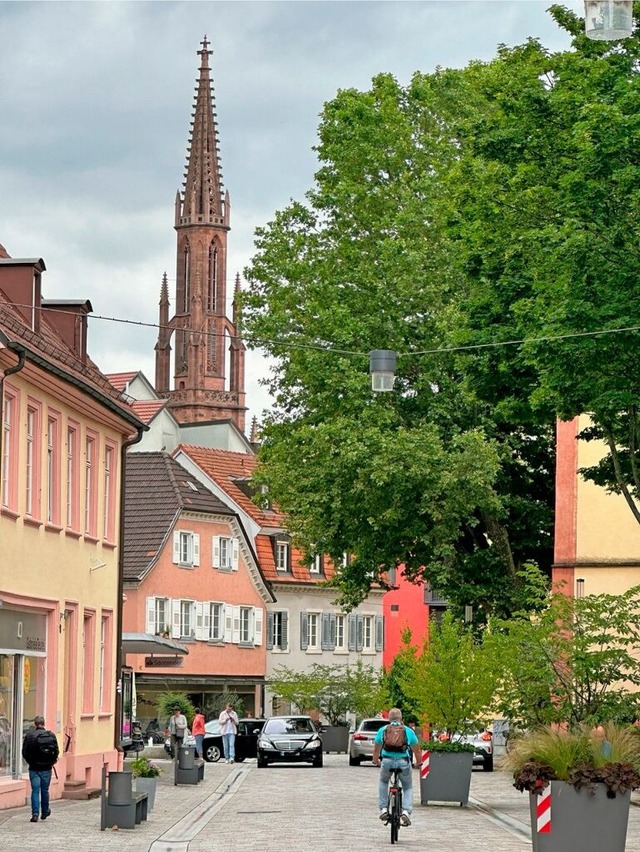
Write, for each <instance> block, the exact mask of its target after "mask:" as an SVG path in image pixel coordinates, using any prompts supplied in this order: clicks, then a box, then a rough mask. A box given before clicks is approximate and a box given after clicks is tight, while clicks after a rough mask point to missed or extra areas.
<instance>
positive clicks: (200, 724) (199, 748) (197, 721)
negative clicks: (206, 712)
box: [191, 707, 205, 757]
mask: <svg viewBox="0 0 640 852" xmlns="http://www.w3.org/2000/svg"><path fill="white" fill-rule="evenodd" d="M191 733H192V734H193V736H194V737H195V739H196V757H204V753H203V744H204V734H205V730H204V716H203V714H202V713H201V712H200V708H199V707H196V710H195V716H194V717H193V723H192V725H191Z"/></svg>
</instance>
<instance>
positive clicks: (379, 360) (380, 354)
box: [369, 349, 397, 393]
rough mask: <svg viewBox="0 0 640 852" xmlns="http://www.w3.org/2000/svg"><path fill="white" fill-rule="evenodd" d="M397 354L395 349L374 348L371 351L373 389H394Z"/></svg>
mask: <svg viewBox="0 0 640 852" xmlns="http://www.w3.org/2000/svg"><path fill="white" fill-rule="evenodd" d="M396 360H397V356H396V353H395V351H394V350H393V349H373V350H372V351H371V352H369V372H370V373H371V390H372V391H374V392H375V393H385V392H387V391H392V390H393V383H394V382H395V379H396V376H395V373H396Z"/></svg>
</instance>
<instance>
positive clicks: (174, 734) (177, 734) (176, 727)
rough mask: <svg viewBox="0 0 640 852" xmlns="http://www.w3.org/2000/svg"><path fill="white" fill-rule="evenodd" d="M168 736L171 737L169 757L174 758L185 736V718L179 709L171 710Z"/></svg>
mask: <svg viewBox="0 0 640 852" xmlns="http://www.w3.org/2000/svg"><path fill="white" fill-rule="evenodd" d="M169 734H170V736H171V757H176V756H177V754H178V748H179V747H180V746H181V745H182V743H183V742H184V738H185V737H186V735H187V717H186V716H185V715H184V714H183V712H182V710H181V709H180V708H179V707H174V708H173V716H172V717H171V718H170V719H169Z"/></svg>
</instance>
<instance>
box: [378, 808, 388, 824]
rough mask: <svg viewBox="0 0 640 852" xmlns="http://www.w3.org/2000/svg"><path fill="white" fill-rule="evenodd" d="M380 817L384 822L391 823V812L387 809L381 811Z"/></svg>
mask: <svg viewBox="0 0 640 852" xmlns="http://www.w3.org/2000/svg"><path fill="white" fill-rule="evenodd" d="M379 817H380V819H381V820H382V821H383V822H388V821H389V811H388V810H387V809H386V808H383V809H382V810H381V811H380V814H379Z"/></svg>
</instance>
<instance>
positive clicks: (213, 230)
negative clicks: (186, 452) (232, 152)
mask: <svg viewBox="0 0 640 852" xmlns="http://www.w3.org/2000/svg"><path fill="white" fill-rule="evenodd" d="M208 47H209V42H208V41H207V38H206V36H205V38H204V40H203V41H202V47H201V49H200V50H199V51H198V55H199V56H200V69H199V78H198V85H197V87H196V95H195V103H194V110H193V115H192V121H191V138H190V140H189V148H188V153H187V167H186V173H185V181H184V184H183V191H182V193H180V190H178V192H177V194H176V202H175V229H176V232H177V263H176V289H175V311H174V315H173V317H172V318H171V319H169V287H168V282H167V277H166V274H165V276H164V277H163V280H162V288H161V291H160V331H159V334H158V342H157V344H156V347H155V350H156V392H157V393H158V394H159V395H160V396H163V397H167V398H168V399H169V400H170V407H171V412H172V414H173V415H174V417H175V418H176V420H178V422H180V423H184V424H186V423H201V422H206V421H210V420H225V419H232V420H233V421H234V422H235V423H236V425H237V426H238V427H239V428H240V430H241V431H244V425H245V411H246V408H245V391H244V356H245V347H244V344H243V343H242V340H241V339H240V338H239V336H238V332H237V327H236V323H237V320H238V312H237V305H236V301H235V294H236V293H237V291H238V290H239V286H240V281H239V277H238V278H236V288H235V292H234V306H233V315H232V318H231V319H230V318H228V317H227V312H226V301H227V234H228V232H229V219H230V202H229V193H228V192H224V193H223V187H222V172H221V169H220V154H219V147H218V129H217V121H216V116H215V101H214V95H213V90H212V85H211V73H210V68H209V56H210V55H211V51H210V50H208ZM174 332H175V341H174V343H175V359H174V385H173V388H171V387H170V372H171V337H172V335H173V334H174Z"/></svg>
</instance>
